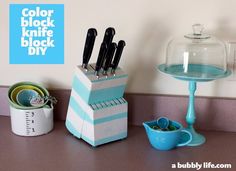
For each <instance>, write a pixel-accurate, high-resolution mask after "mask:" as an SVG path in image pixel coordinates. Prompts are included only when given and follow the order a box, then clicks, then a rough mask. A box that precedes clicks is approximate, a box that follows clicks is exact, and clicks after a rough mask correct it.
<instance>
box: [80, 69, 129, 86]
mask: <svg viewBox="0 0 236 171" xmlns="http://www.w3.org/2000/svg"><path fill="white" fill-rule="evenodd" d="M85 73H86V72H85V71H84V69H83V68H82V67H81V66H78V67H76V69H75V76H76V77H77V79H79V80H80V82H81V83H82V84H83V85H84V86H85V87H86V88H87V89H88V90H99V89H105V88H110V87H116V86H120V85H125V84H126V82H127V80H128V77H127V75H126V74H125V72H124V71H123V70H121V69H119V70H117V72H116V77H119V76H122V75H123V76H125V77H122V78H115V77H114V79H109V78H108V79H107V80H102V79H103V78H102V77H101V78H100V80H101V81H98V82H93V83H92V81H93V80H97V77H96V76H95V75H94V74H89V75H86V74H85ZM90 73H91V72H90ZM112 77H113V76H112Z"/></svg>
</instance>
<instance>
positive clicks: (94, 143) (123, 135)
mask: <svg viewBox="0 0 236 171" xmlns="http://www.w3.org/2000/svg"><path fill="white" fill-rule="evenodd" d="M66 128H67V129H68V130H69V131H70V132H71V133H72V134H73V135H74V136H76V137H78V138H80V135H81V133H80V132H79V131H77V130H76V129H75V128H74V126H73V125H72V124H71V122H70V121H68V120H66ZM126 137H127V132H122V133H120V134H116V135H114V136H110V137H106V138H102V139H100V140H96V141H92V140H91V139H89V138H88V137H86V136H84V135H82V137H81V138H82V139H83V140H84V141H86V142H87V143H89V144H91V145H92V146H98V145H101V144H105V143H108V142H111V141H115V140H119V139H124V138H126Z"/></svg>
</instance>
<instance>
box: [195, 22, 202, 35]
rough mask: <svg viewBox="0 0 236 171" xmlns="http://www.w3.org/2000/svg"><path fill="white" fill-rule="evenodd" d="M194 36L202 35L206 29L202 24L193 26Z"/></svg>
mask: <svg viewBox="0 0 236 171" xmlns="http://www.w3.org/2000/svg"><path fill="white" fill-rule="evenodd" d="M192 27H193V34H194V35H201V34H202V31H203V30H204V27H203V25H202V24H194V25H193V26H192Z"/></svg>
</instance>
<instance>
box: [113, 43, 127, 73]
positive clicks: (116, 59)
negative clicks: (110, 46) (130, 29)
mask: <svg viewBox="0 0 236 171" xmlns="http://www.w3.org/2000/svg"><path fill="white" fill-rule="evenodd" d="M125 45H126V44H125V41H124V40H120V41H119V42H118V46H117V49H116V53H115V57H114V60H113V62H112V69H111V73H112V74H113V75H115V71H116V68H117V67H118V64H119V62H120V58H121V55H122V52H123V49H124V47H125Z"/></svg>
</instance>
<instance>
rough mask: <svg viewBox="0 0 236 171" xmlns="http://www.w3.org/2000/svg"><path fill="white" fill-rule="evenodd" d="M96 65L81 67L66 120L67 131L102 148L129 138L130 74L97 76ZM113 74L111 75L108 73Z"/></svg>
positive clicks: (117, 73)
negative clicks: (127, 91)
mask: <svg viewBox="0 0 236 171" xmlns="http://www.w3.org/2000/svg"><path fill="white" fill-rule="evenodd" d="M94 68H95V64H92V65H89V66H88V71H85V70H84V69H83V68H82V67H81V66H78V67H77V68H76V71H75V76H74V79H73V83H72V91H71V96H70V102H69V106H68V111H67V117H66V127H67V129H68V130H69V131H70V132H71V133H72V134H73V135H74V136H75V137H77V138H81V139H83V140H84V141H86V142H87V143H89V144H91V145H92V146H98V145H101V144H105V143H108V142H111V141H115V140H119V139H124V138H126V137H127V113H128V103H127V101H125V99H124V98H123V94H124V90H125V86H126V82H127V77H128V76H127V74H125V73H124V72H123V71H122V70H121V69H120V68H118V69H117V70H116V75H115V76H113V75H108V77H105V76H102V75H101V77H100V78H99V79H98V78H97V77H96V76H95V75H94ZM108 73H109V71H108Z"/></svg>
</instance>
